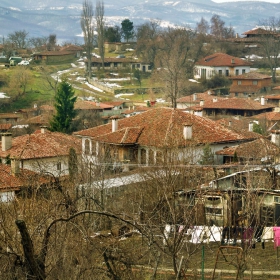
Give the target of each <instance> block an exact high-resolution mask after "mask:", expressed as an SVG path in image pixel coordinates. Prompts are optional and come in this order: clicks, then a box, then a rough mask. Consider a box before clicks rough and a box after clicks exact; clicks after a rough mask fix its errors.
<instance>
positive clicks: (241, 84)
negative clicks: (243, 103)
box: [229, 72, 271, 97]
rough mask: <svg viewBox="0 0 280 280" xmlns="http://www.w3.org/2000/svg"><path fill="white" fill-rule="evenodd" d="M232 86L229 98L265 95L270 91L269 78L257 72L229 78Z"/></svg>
mask: <svg viewBox="0 0 280 280" xmlns="http://www.w3.org/2000/svg"><path fill="white" fill-rule="evenodd" d="M230 79H231V80H232V85H231V86H230V89H229V92H230V95H231V96H235V97H248V96H252V97H253V96H256V95H259V94H266V93H267V92H268V91H270V90H271V76H268V75H263V74H260V73H257V72H248V73H245V74H241V75H238V76H234V77H230Z"/></svg>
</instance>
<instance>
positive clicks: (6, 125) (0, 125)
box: [0, 123, 12, 130]
mask: <svg viewBox="0 0 280 280" xmlns="http://www.w3.org/2000/svg"><path fill="white" fill-rule="evenodd" d="M11 127H12V124H10V123H0V130H8V129H10V128H11Z"/></svg>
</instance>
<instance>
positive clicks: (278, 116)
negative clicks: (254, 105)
mask: <svg viewBox="0 0 280 280" xmlns="http://www.w3.org/2000/svg"><path fill="white" fill-rule="evenodd" d="M254 119H257V120H261V119H266V120H268V121H280V112H266V113H262V114H258V115H255V116H254Z"/></svg>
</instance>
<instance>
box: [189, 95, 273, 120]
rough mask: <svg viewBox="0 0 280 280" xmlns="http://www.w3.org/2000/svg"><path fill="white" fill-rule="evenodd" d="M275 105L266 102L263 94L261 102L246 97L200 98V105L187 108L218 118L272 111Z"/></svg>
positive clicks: (247, 115)
mask: <svg viewBox="0 0 280 280" xmlns="http://www.w3.org/2000/svg"><path fill="white" fill-rule="evenodd" d="M274 107H275V106H273V105H268V104H266V100H265V98H264V97H263V96H262V97H261V98H260V102H259V101H256V100H252V99H248V98H247V99H245V98H235V97H233V98H224V99H220V100H218V99H213V101H208V102H204V100H200V103H199V105H197V106H193V107H189V108H187V109H185V110H186V111H188V112H190V113H193V114H194V113H195V112H200V115H201V116H205V117H206V116H207V117H211V118H216V117H218V116H236V115H240V116H244V117H249V116H254V115H257V114H261V113H265V112H271V111H273V109H274Z"/></svg>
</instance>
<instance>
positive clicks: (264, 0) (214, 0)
mask: <svg viewBox="0 0 280 280" xmlns="http://www.w3.org/2000/svg"><path fill="white" fill-rule="evenodd" d="M212 1H213V2H216V3H225V2H233V1H254V0H212ZM254 2H270V3H280V0H262V1H257V0H255V1H254Z"/></svg>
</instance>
